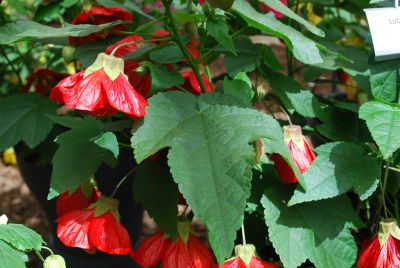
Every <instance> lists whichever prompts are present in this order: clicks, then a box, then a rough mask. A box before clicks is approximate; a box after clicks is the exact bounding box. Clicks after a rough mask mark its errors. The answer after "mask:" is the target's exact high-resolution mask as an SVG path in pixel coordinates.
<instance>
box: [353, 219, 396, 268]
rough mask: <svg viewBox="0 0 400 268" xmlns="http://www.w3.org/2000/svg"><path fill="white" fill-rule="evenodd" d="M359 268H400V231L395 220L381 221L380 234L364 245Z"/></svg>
mask: <svg viewBox="0 0 400 268" xmlns="http://www.w3.org/2000/svg"><path fill="white" fill-rule="evenodd" d="M357 268H400V229H399V227H398V225H397V222H396V221H395V220H385V221H381V222H380V225H379V233H378V234H377V235H376V236H375V237H374V238H373V239H369V240H367V241H365V242H364V243H362V245H361V252H360V254H359V256H358V260H357Z"/></svg>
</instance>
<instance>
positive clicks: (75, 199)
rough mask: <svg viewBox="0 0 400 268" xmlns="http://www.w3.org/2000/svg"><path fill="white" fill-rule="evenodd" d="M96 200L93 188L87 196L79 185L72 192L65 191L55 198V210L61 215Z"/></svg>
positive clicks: (79, 208)
mask: <svg viewBox="0 0 400 268" xmlns="http://www.w3.org/2000/svg"><path fill="white" fill-rule="evenodd" d="M96 200H97V194H96V191H94V189H93V190H92V192H91V194H90V195H89V196H86V195H85V194H84V193H83V192H82V189H81V187H79V188H78V189H77V190H75V191H74V192H73V193H70V192H65V193H63V194H61V195H60V196H59V197H58V198H57V203H56V211H57V214H58V215H63V214H65V213H67V212H70V211H74V210H82V209H85V208H87V207H88V206H89V204H91V203H93V202H95V201H96Z"/></svg>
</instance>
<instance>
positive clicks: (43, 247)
mask: <svg viewBox="0 0 400 268" xmlns="http://www.w3.org/2000/svg"><path fill="white" fill-rule="evenodd" d="M42 249H45V250H47V251H48V252H50V254H51V255H54V252H53V250H51V248H48V247H45V246H42Z"/></svg>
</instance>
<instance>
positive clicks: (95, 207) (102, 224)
mask: <svg viewBox="0 0 400 268" xmlns="http://www.w3.org/2000/svg"><path fill="white" fill-rule="evenodd" d="M118 205H119V203H118V201H117V200H115V199H111V198H108V197H105V196H102V197H100V199H99V200H98V201H97V202H96V203H94V204H92V205H90V206H89V207H88V208H86V209H81V210H74V211H70V212H68V213H66V214H64V215H62V216H61V217H59V218H58V219H57V224H58V225H57V236H58V238H59V239H60V240H61V242H62V243H63V244H64V245H66V246H69V247H76V248H82V249H85V250H87V251H90V252H93V251H96V250H100V251H103V252H106V253H108V254H115V255H127V254H129V253H130V252H131V251H132V248H131V241H130V238H129V234H128V232H127V230H126V229H125V228H124V227H123V226H122V224H121V223H120V216H119V213H118Z"/></svg>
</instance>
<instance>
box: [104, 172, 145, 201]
mask: <svg viewBox="0 0 400 268" xmlns="http://www.w3.org/2000/svg"><path fill="white" fill-rule="evenodd" d="M138 166H139V165H137V166H136V167H134V168H133V169H132V170H131V171H129V172H128V173H127V174H126V175H125V176H124V177H123V178H122V179H121V180H120V181H119V182H118V184H117V186H115V189H114V191H113V192H112V194H111V196H110V197H111V198H112V197H114V196H115V194H116V193H117V191H118V189H119V188H120V187H121V185H122V184H123V183H124V182H125V181H126V179H127V178H128V177H129V176H130V175H131V174H132V173H133V172H135V170H136V169H137V167H138Z"/></svg>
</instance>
